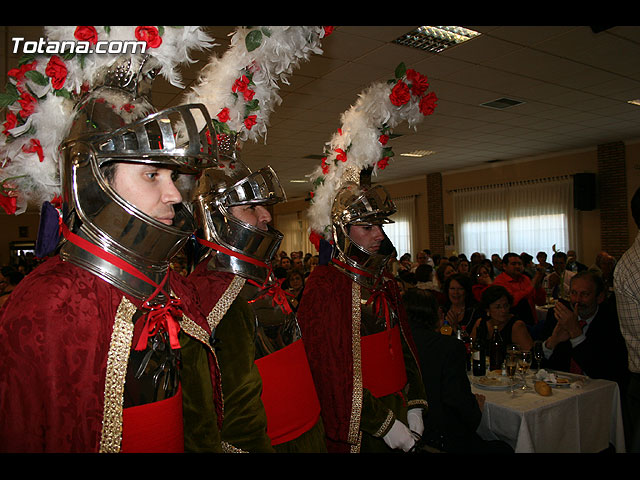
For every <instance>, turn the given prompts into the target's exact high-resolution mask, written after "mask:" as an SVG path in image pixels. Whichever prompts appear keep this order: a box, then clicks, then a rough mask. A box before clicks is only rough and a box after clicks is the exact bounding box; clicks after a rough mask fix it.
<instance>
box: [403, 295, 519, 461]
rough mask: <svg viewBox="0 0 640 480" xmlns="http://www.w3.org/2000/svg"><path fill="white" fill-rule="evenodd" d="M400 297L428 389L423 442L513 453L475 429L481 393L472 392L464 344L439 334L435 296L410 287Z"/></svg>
mask: <svg viewBox="0 0 640 480" xmlns="http://www.w3.org/2000/svg"><path fill="white" fill-rule="evenodd" d="M402 301H403V304H404V308H405V310H406V312H407V321H408V323H409V327H410V329H411V334H412V336H413V340H414V342H415V345H416V349H417V351H418V359H419V362H420V369H421V373H422V380H423V382H424V386H425V389H426V391H427V392H429V409H428V410H427V412H426V413H425V414H424V431H423V433H422V439H423V441H424V442H425V443H426V444H427V445H429V446H431V447H435V448H437V449H439V450H441V451H444V452H450V453H512V452H513V449H511V447H509V446H508V445H507V444H506V443H504V442H501V441H484V440H482V438H480V436H479V435H478V434H477V433H476V430H477V428H478V426H479V425H480V420H481V419H482V409H483V408H484V401H485V397H484V395H474V394H473V392H472V391H471V385H470V384H469V377H468V376H467V366H466V348H465V346H464V343H462V342H461V341H460V340H458V339H457V338H455V337H450V336H448V335H441V334H440V333H439V330H440V325H441V323H442V316H441V314H439V313H438V311H439V307H438V302H437V301H436V299H435V297H434V296H433V295H432V294H431V293H430V292H429V291H428V290H421V289H419V288H411V289H409V290H407V292H406V293H405V295H404V297H403V300H402Z"/></svg>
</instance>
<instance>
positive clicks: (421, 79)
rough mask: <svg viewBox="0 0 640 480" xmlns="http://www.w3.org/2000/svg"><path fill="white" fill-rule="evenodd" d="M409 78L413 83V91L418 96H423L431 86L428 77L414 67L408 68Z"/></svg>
mask: <svg viewBox="0 0 640 480" xmlns="http://www.w3.org/2000/svg"><path fill="white" fill-rule="evenodd" d="M407 80H408V81H409V83H411V93H412V94H413V95H415V96H416V97H419V96H421V95H422V94H423V93H424V92H426V91H427V88H429V82H428V81H427V77H426V76H425V75H422V74H421V73H420V72H416V71H415V70H413V69H409V70H407Z"/></svg>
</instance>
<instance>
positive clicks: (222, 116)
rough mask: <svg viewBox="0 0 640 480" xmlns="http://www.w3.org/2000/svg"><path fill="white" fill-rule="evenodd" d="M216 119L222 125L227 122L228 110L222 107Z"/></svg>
mask: <svg viewBox="0 0 640 480" xmlns="http://www.w3.org/2000/svg"><path fill="white" fill-rule="evenodd" d="M217 117H218V120H220V121H221V122H222V123H225V122H228V121H229V109H228V108H227V107H224V108H223V109H222V110H220V113H218V115H217Z"/></svg>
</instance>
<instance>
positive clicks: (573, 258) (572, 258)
mask: <svg viewBox="0 0 640 480" xmlns="http://www.w3.org/2000/svg"><path fill="white" fill-rule="evenodd" d="M576 258H577V255H576V252H575V250H569V251H568V252H567V262H575V261H576Z"/></svg>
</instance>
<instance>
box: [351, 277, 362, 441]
mask: <svg viewBox="0 0 640 480" xmlns="http://www.w3.org/2000/svg"><path fill="white" fill-rule="evenodd" d="M360 299H361V293H360V285H359V284H358V283H356V282H353V281H352V282H351V318H352V323H351V350H352V357H353V398H352V403H351V405H352V407H351V421H350V422H349V437H348V440H349V443H351V452H352V453H355V452H357V451H359V450H360V441H361V439H362V437H361V435H360V417H361V415H362V358H361V357H362V355H361V349H360V313H361V306H360Z"/></svg>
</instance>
